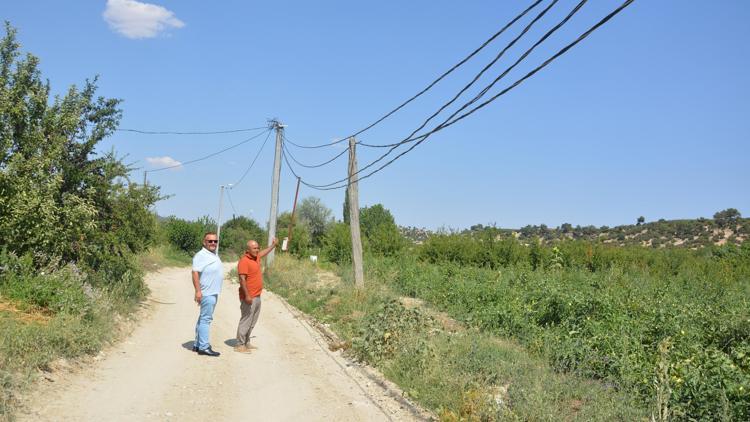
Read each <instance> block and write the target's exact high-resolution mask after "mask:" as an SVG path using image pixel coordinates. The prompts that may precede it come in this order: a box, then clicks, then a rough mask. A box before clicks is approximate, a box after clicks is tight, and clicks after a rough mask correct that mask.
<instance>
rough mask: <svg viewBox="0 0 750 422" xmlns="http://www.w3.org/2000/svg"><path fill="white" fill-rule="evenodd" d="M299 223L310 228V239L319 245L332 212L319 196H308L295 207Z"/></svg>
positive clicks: (329, 222)
mask: <svg viewBox="0 0 750 422" xmlns="http://www.w3.org/2000/svg"><path fill="white" fill-rule="evenodd" d="M297 215H298V216H299V222H300V224H304V225H306V226H307V228H308V230H310V237H311V241H312V243H313V244H314V245H319V244H320V241H321V239H322V236H323V234H324V233H325V231H326V228H327V227H328V226H329V225H330V224H331V223H332V222H333V212H332V211H331V210H330V209H329V208H328V207H326V206H325V205H323V203H322V202H321V201H320V198H316V197H314V196H308V197H307V198H305V199H303V200H302V202H301V203H300V204H299V206H298V207H297Z"/></svg>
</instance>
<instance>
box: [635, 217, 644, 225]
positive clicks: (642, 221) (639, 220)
mask: <svg viewBox="0 0 750 422" xmlns="http://www.w3.org/2000/svg"><path fill="white" fill-rule="evenodd" d="M645 222H646V217H644V216H640V217H638V221H637V222H636V223H635V225H636V226H640V225H641V224H643V223H645Z"/></svg>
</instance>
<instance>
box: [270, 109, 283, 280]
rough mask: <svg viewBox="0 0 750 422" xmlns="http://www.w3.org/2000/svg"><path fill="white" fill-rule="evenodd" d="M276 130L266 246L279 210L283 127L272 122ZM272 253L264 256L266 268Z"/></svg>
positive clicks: (271, 258)
mask: <svg viewBox="0 0 750 422" xmlns="http://www.w3.org/2000/svg"><path fill="white" fill-rule="evenodd" d="M273 125H274V129H276V154H275V155H274V158H273V185H272V186H271V213H270V215H269V216H268V245H270V244H271V241H272V240H273V238H274V237H276V217H277V214H278V209H279V178H280V177H281V139H282V138H283V137H284V125H282V124H281V122H279V121H278V120H274V121H273ZM273 257H274V251H273V250H272V251H271V252H270V253H269V254H268V255H266V268H268V267H270V266H271V264H273Z"/></svg>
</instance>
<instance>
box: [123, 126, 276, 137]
mask: <svg viewBox="0 0 750 422" xmlns="http://www.w3.org/2000/svg"><path fill="white" fill-rule="evenodd" d="M261 129H268V127H267V126H262V127H251V128H247V129H232V130H218V131H211V132H171V131H148V130H140V129H115V130H116V131H118V132H133V133H140V134H143V135H220V134H224V133H237V132H250V131H253V130H261Z"/></svg>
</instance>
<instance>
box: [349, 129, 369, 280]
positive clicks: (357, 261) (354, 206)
mask: <svg viewBox="0 0 750 422" xmlns="http://www.w3.org/2000/svg"><path fill="white" fill-rule="evenodd" d="M356 146H357V142H356V141H355V139H354V138H353V137H352V138H349V186H348V187H347V192H348V193H349V227H351V232H352V264H353V266H354V285H355V286H357V288H360V289H361V288H363V287H365V275H364V271H363V269H362V237H361V236H360V233H359V191H358V188H357V180H358V179H359V176H357V174H356V173H357V151H356Z"/></svg>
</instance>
